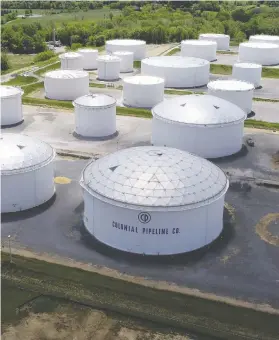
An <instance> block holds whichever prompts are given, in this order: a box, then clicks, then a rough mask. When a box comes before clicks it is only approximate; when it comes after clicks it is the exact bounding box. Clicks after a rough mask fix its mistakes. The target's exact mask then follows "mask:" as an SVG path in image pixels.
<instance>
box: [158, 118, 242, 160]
mask: <svg viewBox="0 0 279 340" xmlns="http://www.w3.org/2000/svg"><path fill="white" fill-rule="evenodd" d="M243 129H244V122H241V123H239V124H235V125H229V126H224V127H211V128H203V127H201V128H199V127H190V126H187V125H186V124H183V125H182V124H171V123H168V122H166V121H163V120H161V119H157V118H156V117H155V118H154V117H153V120H152V138H151V143H152V144H153V145H155V146H167V147H173V148H176V149H180V150H184V151H188V152H191V153H194V154H196V155H198V156H201V157H203V158H218V157H224V156H228V155H232V154H234V153H236V152H238V151H239V150H240V149H241V148H242V139H243Z"/></svg>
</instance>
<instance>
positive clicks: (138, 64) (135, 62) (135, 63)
mask: <svg viewBox="0 0 279 340" xmlns="http://www.w3.org/2000/svg"><path fill="white" fill-rule="evenodd" d="M134 68H141V61H139V60H137V61H134Z"/></svg>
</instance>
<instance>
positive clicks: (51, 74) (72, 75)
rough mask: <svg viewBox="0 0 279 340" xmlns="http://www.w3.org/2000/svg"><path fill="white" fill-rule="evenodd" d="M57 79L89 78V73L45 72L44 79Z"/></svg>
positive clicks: (74, 71) (70, 71)
mask: <svg viewBox="0 0 279 340" xmlns="http://www.w3.org/2000/svg"><path fill="white" fill-rule="evenodd" d="M47 77H49V78H57V79H76V78H85V77H89V73H88V72H86V71H79V70H55V71H50V72H47V73H46V75H45V78H47Z"/></svg>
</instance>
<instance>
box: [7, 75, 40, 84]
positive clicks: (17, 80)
mask: <svg viewBox="0 0 279 340" xmlns="http://www.w3.org/2000/svg"><path fill="white" fill-rule="evenodd" d="M36 81H37V78H35V77H24V76H17V77H16V78H13V79H11V80H9V81H7V82H5V83H2V84H4V85H12V86H22V85H28V84H31V83H34V82H36Z"/></svg>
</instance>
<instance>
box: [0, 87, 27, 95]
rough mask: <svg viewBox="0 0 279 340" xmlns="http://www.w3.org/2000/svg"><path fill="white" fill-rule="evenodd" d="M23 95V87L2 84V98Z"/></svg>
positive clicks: (0, 93)
mask: <svg viewBox="0 0 279 340" xmlns="http://www.w3.org/2000/svg"><path fill="white" fill-rule="evenodd" d="M19 94H20V95H22V94H23V91H22V89H20V88H18V87H15V86H6V85H1V86H0V98H8V97H13V96H16V95H19Z"/></svg>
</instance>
